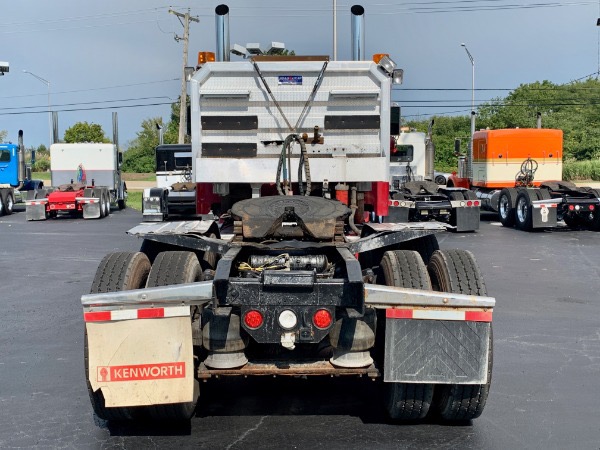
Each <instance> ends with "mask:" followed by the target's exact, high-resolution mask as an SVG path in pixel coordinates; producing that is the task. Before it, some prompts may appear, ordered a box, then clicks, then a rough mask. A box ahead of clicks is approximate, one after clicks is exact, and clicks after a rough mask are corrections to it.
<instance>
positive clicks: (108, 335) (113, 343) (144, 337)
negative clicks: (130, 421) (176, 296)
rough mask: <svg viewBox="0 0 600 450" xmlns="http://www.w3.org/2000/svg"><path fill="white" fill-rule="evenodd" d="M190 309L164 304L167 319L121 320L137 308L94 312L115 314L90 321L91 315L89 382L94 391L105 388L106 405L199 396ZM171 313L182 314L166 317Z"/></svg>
mask: <svg viewBox="0 0 600 450" xmlns="http://www.w3.org/2000/svg"><path fill="white" fill-rule="evenodd" d="M158 309H162V308H158ZM155 310H156V309H155ZM169 310H170V311H169ZM141 311H143V310H140V312H141ZM145 311H148V310H145ZM189 311H190V308H189V306H177V307H169V308H164V316H165V317H164V318H136V319H134V320H119V319H120V318H119V317H118V316H119V315H120V314H121V315H123V314H131V313H133V314H134V315H135V314H136V313H137V315H138V316H139V314H140V312H136V310H122V311H119V310H117V311H112V312H101V313H90V314H112V315H113V316H116V318H115V317H113V318H112V319H111V318H110V317H103V316H99V319H93V316H91V320H90V319H88V318H86V325H85V326H86V331H87V337H88V352H89V361H88V364H89V381H90V384H91V387H92V389H93V390H94V391H97V390H98V389H101V390H102V394H103V396H104V399H105V405H106V406H107V407H109V408H110V407H127V406H144V405H159V404H168V403H188V402H192V401H194V400H195V399H194V395H195V393H194V389H195V385H196V383H195V378H194V370H195V369H194V359H193V345H192V329H191V320H190V316H189ZM169 315H179V317H166V316H169ZM151 317H157V315H154V316H152V315H151ZM101 319H103V320H104V321H100V320H101Z"/></svg>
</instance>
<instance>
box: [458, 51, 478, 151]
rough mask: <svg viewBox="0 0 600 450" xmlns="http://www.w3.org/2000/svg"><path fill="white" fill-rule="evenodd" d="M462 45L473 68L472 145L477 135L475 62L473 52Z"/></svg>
mask: <svg viewBox="0 0 600 450" xmlns="http://www.w3.org/2000/svg"><path fill="white" fill-rule="evenodd" d="M460 45H461V47H464V48H465V51H466V52H467V56H468V57H469V60H471V68H472V75H471V143H472V142H473V135H474V134H475V60H474V59H473V55H471V52H470V51H469V49H468V48H467V46H466V44H465V43H464V42H463V43H462V44H460Z"/></svg>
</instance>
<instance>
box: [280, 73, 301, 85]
mask: <svg viewBox="0 0 600 450" xmlns="http://www.w3.org/2000/svg"><path fill="white" fill-rule="evenodd" d="M279 84H293V85H302V75H279Z"/></svg>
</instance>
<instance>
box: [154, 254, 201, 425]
mask: <svg viewBox="0 0 600 450" xmlns="http://www.w3.org/2000/svg"><path fill="white" fill-rule="evenodd" d="M201 278H202V270H201V268H200V263H199V262H198V258H197V257H196V254H195V253H192V252H185V251H176V252H162V253H160V254H159V255H158V256H157V257H156V259H155V260H154V264H152V268H151V269H150V274H149V275H148V283H147V285H146V287H157V286H169V285H173V284H183V283H194V282H196V281H200V280H201ZM194 316H196V317H197V320H196V321H194V322H192V338H193V339H194V345H202V341H201V339H202V331H201V329H200V315H199V314H197V315H194ZM198 339H200V342H199V344H198V342H197V341H198ZM195 383H197V381H195ZM197 388H199V386H197ZM196 392H198V391H196ZM197 403H198V397H196V398H195V399H194V400H193V401H192V402H189V403H172V404H165V405H155V406H149V407H147V408H145V410H146V411H147V412H148V414H149V415H150V417H151V418H152V419H154V420H188V419H189V418H190V417H192V416H193V415H194V411H195V410H196V404H197Z"/></svg>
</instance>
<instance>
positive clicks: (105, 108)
mask: <svg viewBox="0 0 600 450" xmlns="http://www.w3.org/2000/svg"><path fill="white" fill-rule="evenodd" d="M171 104H172V102H162V103H161V102H159V103H146V104H143V105H121V106H97V107H94V108H71V109H58V110H54V109H53V111H57V112H75V111H99V110H107V109H121V108H142V107H146V106H163V105H171ZM47 113H48V111H47V110H46V111H24V112H17V111H15V112H8V113H5V112H0V116H20V115H25V114H47Z"/></svg>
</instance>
